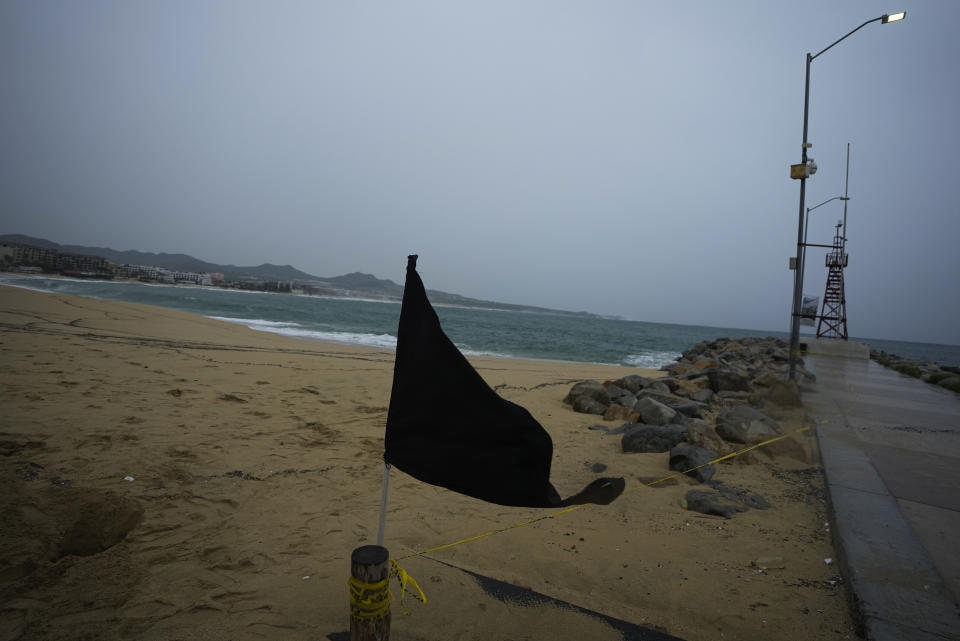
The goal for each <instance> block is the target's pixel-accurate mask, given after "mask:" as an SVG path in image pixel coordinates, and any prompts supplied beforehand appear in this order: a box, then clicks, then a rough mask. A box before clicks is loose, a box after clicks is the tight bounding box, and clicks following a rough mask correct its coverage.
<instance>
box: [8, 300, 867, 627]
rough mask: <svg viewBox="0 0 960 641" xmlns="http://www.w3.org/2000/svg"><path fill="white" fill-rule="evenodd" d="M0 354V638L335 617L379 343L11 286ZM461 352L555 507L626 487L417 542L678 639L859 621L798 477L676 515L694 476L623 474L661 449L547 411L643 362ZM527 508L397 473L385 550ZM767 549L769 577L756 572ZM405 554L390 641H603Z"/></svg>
mask: <svg viewBox="0 0 960 641" xmlns="http://www.w3.org/2000/svg"><path fill="white" fill-rule="evenodd" d="M0 353H2V357H3V363H4V368H2V369H0V394H2V396H0V397H2V399H3V404H4V408H5V412H4V413H3V414H2V415H0V447H2V453H3V454H4V456H2V457H0V484H2V488H0V514H3V515H4V517H3V518H2V519H0V544H2V545H3V549H4V550H5V551H6V554H5V555H4V558H2V559H0V602H3V603H5V606H4V611H3V612H4V617H3V622H2V626H0V630H2V633H3V636H4V637H5V638H10V639H26V638H44V639H47V640H49V641H68V640H72V639H75V638H76V636H77V634H78V633H82V634H84V635H87V636H90V637H91V638H94V637H95V638H99V639H104V640H106V641H113V640H117V641H119V640H120V639H122V638H137V639H167V638H201V637H202V638H205V639H210V640H212V641H226V640H227V639H233V640H246V639H251V640H252V639H261V638H264V637H265V636H267V637H270V638H272V639H281V640H282V639H291V640H298V641H302V640H304V639H307V638H316V637H318V636H326V635H327V634H330V633H336V632H340V631H342V630H344V629H345V628H346V627H348V625H349V624H348V618H347V591H346V586H345V582H346V578H347V575H348V573H349V555H350V551H351V550H352V549H353V548H355V547H356V546H358V545H363V544H366V543H370V542H371V541H372V540H374V539H375V537H376V529H377V520H378V519H377V516H378V509H379V502H380V494H381V482H382V472H383V465H382V454H383V435H384V433H383V430H384V426H385V423H386V415H387V406H388V404H389V397H390V390H391V383H392V374H393V359H394V354H393V352H392V351H388V350H377V349H370V348H362V347H356V346H345V345H344V346H342V345H333V344H324V343H313V342H308V341H303V340H297V339H293V338H287V337H283V336H280V335H271V334H268V333H265V332H257V331H254V330H250V329H248V328H246V327H244V326H241V325H236V324H230V323H225V322H218V321H214V320H212V319H208V318H204V317H202V316H197V315H194V314H189V313H185V312H180V311H177V310H171V309H167V308H160V307H151V306H148V305H141V304H137V303H122V302H114V301H106V300H102V299H92V298H83V297H77V296H72V295H67V294H48V293H41V292H35V291H30V290H24V289H4V290H2V294H0ZM469 360H470V362H471V363H473V364H474V366H475V367H476V368H477V370H478V372H479V373H480V375H481V376H482V377H483V378H484V379H485V380H486V381H487V383H488V384H489V385H490V386H491V387H493V388H494V389H495V390H496V391H497V393H498V394H500V395H501V396H502V397H503V398H505V399H507V400H510V401H512V402H515V403H517V404H519V405H520V406H522V407H524V408H525V409H527V410H528V411H529V412H530V413H531V415H532V416H533V417H534V418H535V419H536V420H537V421H538V422H540V423H541V424H542V425H543V426H544V428H545V429H547V431H548V433H549V434H550V435H551V438H552V440H553V448H554V449H553V464H552V472H551V480H552V482H553V483H554V485H555V487H556V488H557V491H558V492H559V493H560V494H561V495H569V494H571V493H573V492H576V491H578V490H579V489H581V488H582V487H583V486H584V485H585V484H586V483H587V482H589V481H590V480H592V479H594V478H596V475H597V474H598V473H597V472H595V471H594V469H595V468H599V467H600V466H605V467H606V470H605V471H604V472H603V475H604V476H608V475H609V476H619V477H623V478H625V480H626V483H627V488H628V490H634V492H633V493H632V494H630V495H624V496H623V497H621V498H620V499H618V500H617V501H615V502H613V503H612V504H610V505H609V506H588V507H587V508H586V509H581V510H578V511H576V512H571V513H569V514H564V515H563V516H562V517H560V516H558V517H557V518H549V519H545V520H542V521H537V522H535V523H532V524H530V525H529V526H526V527H521V528H518V529H510V530H509V531H504V532H503V533H502V534H498V535H497V536H491V537H489V538H484V539H482V540H477V541H473V542H471V543H469V544H465V545H461V546H457V547H453V548H450V549H448V550H444V551H443V552H438V553H436V554H435V555H431V556H436V558H437V560H439V561H444V562H448V563H450V564H453V565H455V566H457V567H459V568H464V569H466V570H469V571H471V572H474V573H476V574H479V575H483V576H488V577H493V578H496V579H499V580H502V581H505V582H507V583H512V584H514V585H518V586H522V587H524V588H530V589H532V590H534V591H536V592H538V593H540V594H545V595H549V596H551V597H553V598H556V599H559V600H561V601H565V602H567V603H572V604H576V605H578V606H580V607H582V608H585V609H588V610H593V611H595V612H601V613H603V614H605V615H608V616H611V617H614V618H618V619H621V620H624V621H630V622H633V623H635V624H637V625H642V626H646V627H652V628H655V629H659V630H662V631H666V632H668V633H670V634H674V635H676V636H679V637H681V638H683V639H685V640H686V641H701V640H703V641H706V640H708V639H714V638H717V637H718V636H719V633H721V632H722V633H723V634H724V636H726V637H729V638H737V639H741V640H745V641H760V640H763V641H769V640H772V639H787V638H790V639H792V638H797V637H798V636H799V637H803V638H818V639H837V640H839V639H843V638H844V634H847V633H848V632H849V631H850V630H851V629H852V628H851V622H850V617H849V613H848V612H847V610H846V604H845V602H844V598H843V586H842V585H839V584H838V583H837V579H836V577H835V576H834V575H835V567H833V566H831V565H826V564H824V561H823V559H824V558H826V557H834V556H835V553H834V552H833V551H832V547H831V544H830V541H829V532H827V531H825V530H824V528H823V522H824V521H825V520H826V519H825V518H824V513H823V508H822V506H821V503H820V501H819V499H818V498H817V497H818V496H820V494H819V493H820V492H822V487H820V486H819V485H818V483H819V481H818V480H817V479H818V478H819V472H818V471H817V468H816V467H815V466H811V464H810V463H809V462H803V461H795V460H792V459H789V458H787V459H782V458H775V459H770V458H766V457H763V456H760V457H738V458H737V459H736V460H737V462H735V463H729V464H726V463H725V464H722V465H720V466H719V469H718V472H717V474H718V476H720V477H721V478H723V480H724V482H729V483H730V484H731V485H735V486H737V487H743V488H747V489H749V490H750V491H752V492H756V493H759V494H761V495H763V496H765V497H766V498H767V499H768V500H769V501H770V502H771V503H772V504H773V508H771V509H769V510H750V511H749V512H747V513H744V514H738V515H737V516H736V517H735V518H733V519H730V520H726V519H722V518H720V517H715V516H707V515H703V514H699V513H694V512H691V511H687V510H684V509H682V507H681V501H682V500H683V498H684V496H685V495H686V492H687V491H688V490H689V489H691V488H694V487H696V483H695V481H694V480H693V479H688V478H687V477H679V478H676V479H674V481H672V482H670V483H662V484H659V485H657V486H656V487H654V488H650V487H641V486H640V485H641V484H642V483H644V482H647V481H644V479H647V480H648V479H650V478H654V477H655V478H661V477H663V476H664V475H665V472H664V470H666V469H667V468H668V465H667V464H668V459H667V457H668V454H666V453H663V454H628V453H624V452H623V451H622V450H621V440H620V438H619V437H615V436H610V435H607V434H603V433H602V432H601V431H596V430H591V429H589V427H590V426H592V425H595V424H597V423H603V424H606V425H607V426H609V427H611V428H615V427H616V426H617V425H620V423H621V422H622V421H604V420H603V419H602V417H600V416H595V415H587V414H579V413H576V412H574V411H573V410H572V409H571V408H570V406H568V405H565V404H564V403H563V398H564V396H565V395H566V394H567V392H568V390H569V389H570V388H571V385H572V384H573V383H574V382H575V381H578V380H584V379H593V380H600V381H603V380H615V379H617V378H619V377H622V376H624V375H628V374H637V373H640V374H645V375H646V374H649V375H650V376H651V377H652V376H659V375H660V372H659V371H657V370H648V371H647V372H646V373H645V372H644V370H638V369H637V368H630V367H618V366H599V365H585V364H581V363H573V364H563V363H555V362H545V361H533V360H520V359H504V358H493V357H470V358H469ZM463 411H464V412H469V411H470V408H469V407H464V408H463ZM449 419H450V420H451V421H456V420H457V416H456V415H451V416H450V417H449ZM780 420H782V421H783V422H784V423H783V424H784V428H785V429H791V428H793V427H794V426H795V425H798V424H797V422H796V421H798V420H799V419H798V418H797V417H794V416H793V415H792V414H791V415H786V414H785V415H784V416H783V417H782V418H781V419H780ZM804 447H811V445H810V444H809V442H806V441H805V443H804ZM129 479H132V480H129ZM544 515H545V513H544V512H543V511H539V510H535V509H525V508H508V507H502V506H498V505H492V504H488V503H483V502H481V501H477V500H475V499H471V498H469V497H465V496H462V495H458V494H455V493H453V492H450V491H448V490H444V489H442V488H438V487H434V486H431V485H427V484H425V483H421V482H419V481H417V480H416V479H413V478H412V477H410V476H408V475H405V474H403V473H402V472H400V471H396V470H395V472H394V474H393V475H392V479H391V483H390V499H389V509H388V515H387V540H386V545H387V547H388V548H389V549H390V551H391V553H392V555H393V556H395V557H397V558H400V557H405V556H407V555H410V554H415V553H417V552H419V551H421V550H426V549H431V548H434V547H436V546H438V545H444V544H447V543H452V542H454V541H460V540H463V539H468V538H470V537H473V536H476V535H478V534H481V533H484V532H489V531H491V530H501V529H506V528H509V527H510V526H512V525H515V524H517V523H522V522H527V521H530V520H531V519H533V518H536V517H540V516H544ZM91 542H92V543H91ZM768 557H779V558H781V559H782V562H781V563H780V564H781V565H782V566H783V567H782V568H780V569H777V568H768V569H764V570H761V569H759V568H757V567H756V565H755V562H757V561H758V559H759V560H762V559H765V558H768ZM402 566H403V568H404V569H405V570H406V571H408V572H409V573H410V574H411V575H412V576H413V577H415V578H416V579H417V581H418V582H419V584H420V585H421V587H422V588H423V589H424V591H425V592H426V593H427V596H428V598H429V604H428V605H426V606H421V605H420V604H416V603H414V604H411V605H410V606H409V607H410V609H411V611H412V612H413V614H412V616H410V617H403V616H399V608H396V610H395V612H394V617H393V620H394V622H393V626H394V633H395V634H396V635H397V637H398V638H400V637H404V638H412V639H434V638H440V637H443V638H457V637H460V636H465V637H469V636H470V635H471V634H476V633H477V632H478V631H482V634H483V635H484V636H486V637H488V638H504V637H507V636H510V635H513V636H516V635H518V634H521V635H523V636H527V637H529V638H532V639H556V638H564V637H566V636H569V635H570V633H571V632H575V633H576V634H577V635H578V636H582V637H583V638H590V639H597V640H598V641H604V640H606V639H610V640H611V641H612V640H613V639H619V638H620V635H619V633H618V632H616V631H614V630H612V629H611V628H610V627H609V626H607V625H606V624H603V623H602V622H599V621H597V620H594V619H592V618H590V617H586V616H584V615H583V614H582V613H578V612H572V611H568V610H564V609H561V608H557V607H554V606H550V605H541V606H537V607H527V606H524V605H521V604H517V603H508V602H502V601H500V600H498V599H496V598H495V597H493V596H491V595H490V594H488V593H486V592H485V591H484V589H483V588H482V587H481V586H480V585H479V584H478V583H477V582H476V581H475V580H474V579H472V578H470V577H469V575H465V574H463V573H462V572H461V571H460V570H458V569H456V568H453V567H448V566H443V565H440V564H438V563H436V562H435V561H434V560H431V559H427V558H423V557H418V558H409V559H407V560H405V561H402ZM654 587H655V589H652V588H654ZM731 588H735V590H732V589H731ZM758 604H770V605H758ZM804 610H805V611H804ZM837 631H838V632H837ZM788 632H789V634H788Z"/></svg>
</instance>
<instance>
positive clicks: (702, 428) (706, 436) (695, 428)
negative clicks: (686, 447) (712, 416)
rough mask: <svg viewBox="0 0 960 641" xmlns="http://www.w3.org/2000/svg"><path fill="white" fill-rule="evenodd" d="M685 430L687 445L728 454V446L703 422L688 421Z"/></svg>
mask: <svg viewBox="0 0 960 641" xmlns="http://www.w3.org/2000/svg"><path fill="white" fill-rule="evenodd" d="M686 428H687V438H686V441H687V443H690V444H691V445H699V446H700V447H703V448H706V449H708V450H712V451H714V452H718V453H720V454H727V453H729V451H730V446H729V445H727V442H726V441H724V440H723V439H722V438H720V435H719V434H717V432H716V431H715V430H714V429H713V428H712V427H710V426H709V425H707V424H706V423H704V422H703V421H696V420H694V421H690V422H689V423H687V425H686Z"/></svg>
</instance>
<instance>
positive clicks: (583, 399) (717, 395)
mask: <svg viewBox="0 0 960 641" xmlns="http://www.w3.org/2000/svg"><path fill="white" fill-rule="evenodd" d="M789 354H790V352H789V348H788V345H787V343H786V341H784V340H782V339H778V338H771V337H768V338H741V339H730V338H721V339H717V340H714V341H710V342H703V343H698V344H697V345H694V346H693V347H691V348H690V349H688V350H686V351H685V352H683V353H682V354H681V356H680V357H679V358H678V359H677V361H676V362H675V363H672V364H670V365H667V366H665V367H663V368H661V369H662V370H663V371H664V372H665V373H666V376H664V377H662V378H653V377H643V376H639V375H630V376H624V377H623V378H620V379H617V380H613V381H603V382H600V381H580V382H578V383H576V384H574V385H573V387H572V388H570V391H569V392H568V394H567V395H566V397H565V398H564V399H563V400H564V403H566V404H567V405H569V406H570V407H571V408H572V409H573V410H574V411H575V412H580V413H584V414H594V415H596V416H597V417H598V418H599V417H603V420H606V421H626V422H625V423H623V424H622V425H620V426H619V427H617V428H615V429H610V427H608V426H605V425H594V426H592V427H591V429H595V430H597V431H599V432H602V433H604V434H606V435H614V434H616V435H620V439H621V440H620V448H621V451H622V452H623V453H626V454H658V453H664V452H669V453H670V456H669V467H670V469H672V470H676V471H681V472H684V473H685V474H686V475H687V476H688V477H690V478H691V479H693V480H694V481H697V482H699V483H707V482H710V483H713V484H716V483H718V482H717V481H715V480H714V479H713V477H714V475H715V473H716V469H715V468H716V465H714V464H710V461H714V460H716V459H718V458H720V457H722V456H725V455H727V454H732V453H734V452H737V451H739V450H741V449H744V448H747V447H750V446H751V445H755V444H757V443H761V442H764V441H767V440H769V439H771V438H774V437H776V436H778V435H780V434H783V433H784V430H783V429H782V428H781V425H780V422H779V421H778V419H781V420H782V419H790V420H796V419H797V417H798V416H802V415H803V409H802V403H801V400H800V389H799V387H798V386H797V384H796V383H794V382H793V381H788V380H786V379H787V373H788V366H789ZM797 371H798V372H799V374H800V377H801V380H808V381H813V380H816V379H815V377H814V375H813V374H812V373H811V372H809V371H808V370H807V369H806V368H805V367H804V366H803V362H802V360H801V361H800V362H799V364H798V370H797ZM771 446H775V447H769V448H762V449H755V450H751V451H749V452H746V453H743V454H740V455H738V456H736V457H734V458H732V459H729V460H730V461H731V462H735V463H741V464H750V463H758V462H771V461H772V460H773V459H775V458H777V457H786V458H790V459H793V460H794V461H796V462H799V463H802V464H809V463H810V453H809V452H810V448H809V444H807V443H805V442H804V439H803V438H802V437H800V436H798V435H796V434H794V435H790V436H787V437H785V438H783V439H781V440H778V441H777V442H776V443H773V444H771ZM713 489H716V487H713ZM708 494H713V493H712V492H708ZM698 496H699V495H698ZM721 498H728V497H723V496H719V497H717V500H719V499H721ZM706 503H709V501H708V502H706ZM704 504H705V503H704V502H703V501H699V500H696V501H695V500H690V501H688V508H689V509H695V510H697V509H699V507H698V506H701V505H704ZM743 509H746V507H744V506H743V505H739V504H738V506H737V509H728V508H717V507H716V505H711V506H710V507H709V511H708V509H707V508H704V510H703V511H705V512H706V513H710V514H720V515H722V516H725V517H727V518H729V517H731V516H732V515H733V514H735V513H736V512H738V511H742V510H743Z"/></svg>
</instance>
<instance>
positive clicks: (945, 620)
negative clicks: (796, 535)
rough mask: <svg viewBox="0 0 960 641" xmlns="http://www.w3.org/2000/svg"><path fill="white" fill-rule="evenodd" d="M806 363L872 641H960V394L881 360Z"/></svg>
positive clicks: (837, 525)
mask: <svg viewBox="0 0 960 641" xmlns="http://www.w3.org/2000/svg"><path fill="white" fill-rule="evenodd" d="M805 361H806V364H807V368H808V369H809V370H811V371H812V372H814V373H815V374H816V375H817V382H816V383H814V384H809V385H804V386H803V388H802V389H803V399H804V403H805V404H806V406H807V408H808V409H809V410H810V412H811V413H812V415H813V416H814V417H815V418H816V419H817V421H818V422H822V423H821V424H819V425H818V427H817V435H818V438H819V442H820V450H821V453H822V458H823V466H824V471H825V474H826V479H827V488H828V492H829V497H830V508H831V529H832V531H833V533H834V543H835V546H836V548H837V554H838V556H839V557H840V558H839V559H838V560H839V561H840V563H841V564H842V569H843V571H844V576H845V578H846V579H847V581H848V588H849V589H850V591H851V593H852V598H853V600H854V604H853V606H854V612H855V613H856V615H857V616H858V617H859V619H860V622H861V623H862V625H863V629H864V632H865V633H866V636H867V638H868V639H870V640H871V641H887V640H894V639H895V640H897V641H903V640H905V639H910V640H916V641H927V640H930V641H933V640H938V641H942V640H943V639H960V609H958V607H957V603H958V602H960V396H958V395H957V394H955V393H953V392H950V391H948V390H945V389H942V388H939V387H935V386H933V385H928V384H927V383H924V382H923V381H920V380H917V379H913V378H910V377H908V376H904V375H902V374H899V373H898V372H895V371H893V370H890V369H887V368H885V367H883V366H881V365H878V364H876V363H874V362H872V361H864V360H853V359H846V358H838V357H829V356H825V355H821V356H807V357H806V358H805Z"/></svg>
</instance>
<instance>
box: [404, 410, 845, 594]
mask: <svg viewBox="0 0 960 641" xmlns="http://www.w3.org/2000/svg"><path fill="white" fill-rule="evenodd" d="M827 422H829V421H826V420H824V421H820V422H819V424H821V425H822V424H824V423H827ZM813 427H814V426H813V425H806V426H804V427H801V428H800V429H798V430H795V431H793V432H790V433H788V434H781V435H780V436H777V437H775V438H771V439H768V440H766V441H762V442H760V443H756V444H755V445H751V446H749V447H746V448H744V449H742V450H738V451H736V452H733V453H732V454H726V455H724V456H721V457H718V458H715V459H713V460H712V461H710V462H708V463H704V464H703V465H698V466H696V467H692V468H690V469H689V470H684V471H683V472H674V473H673V474H670V475H669V476H665V477H663V478H661V479H657V480H656V481H651V482H650V483H642V484H640V485H638V486H637V487H634V488H631V489H629V490H627V491H625V492H624V493H623V494H622V495H621V496H626V495H627V494H632V493H634V492H636V491H638V490H640V489H641V488H644V487H653V486H654V485H656V484H658V483H663V482H664V481H669V480H670V479H672V478H676V477H678V476H682V475H684V474H687V473H688V472H693V471H694V470H699V469H700V468H701V467H706V466H707V465H713V464H714V463H719V462H721V461H725V460H727V459H731V458H734V457H736V456H740V455H741V454H746V453H747V452H749V451H751V450H755V449H757V448H758V447H763V446H764V445H769V444H770V443H774V442H776V441H779V440H781V439H784V438H787V437H789V436H792V435H793V434H799V433H801V432H806V431H808V430H810V429H812V428H813ZM588 505H594V504H593V503H583V504H582V505H575V506H573V507H568V508H567V509H565V510H560V511H559V512H551V513H550V514H546V515H544V516H538V517H537V518H535V519H530V520H529V521H523V522H521V523H514V524H513V525H508V526H506V527H502V528H499V529H497V530H491V531H489V532H484V533H483V534H477V535H476V536H471V537H469V538H466V539H461V540H459V541H454V542H453V543H447V544H446V545H440V546H437V547H435V548H430V549H428V550H421V551H420V552H413V553H412V554H408V555H406V556H401V557H400V559H399V560H401V561H403V560H404V559H412V558H414V557H418V556H423V555H425V554H430V553H432V552H439V551H440V550H446V549H449V548H452V547H456V546H458V545H463V544H464V543H470V542H471V541H477V540H479V539H484V538H487V537H488V536H493V535H494V534H502V533H503V532H509V531H510V530H515V529H517V528H521V527H526V526H528V525H532V524H534V523H537V522H539V521H545V520H547V519H552V518H554V517H557V516H560V515H562V514H569V513H570V512H575V511H576V510H580V509H583V508H585V507H587V506H588ZM414 585H416V584H414ZM418 589H419V588H418ZM421 594H423V593H422V592H421ZM425 602H426V601H424V603H425Z"/></svg>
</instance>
